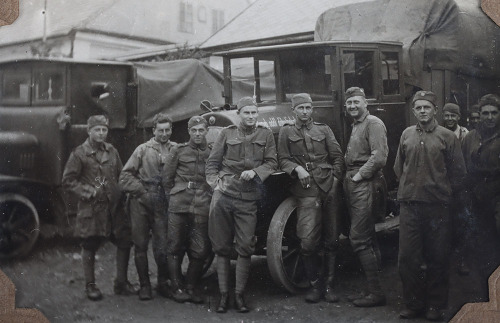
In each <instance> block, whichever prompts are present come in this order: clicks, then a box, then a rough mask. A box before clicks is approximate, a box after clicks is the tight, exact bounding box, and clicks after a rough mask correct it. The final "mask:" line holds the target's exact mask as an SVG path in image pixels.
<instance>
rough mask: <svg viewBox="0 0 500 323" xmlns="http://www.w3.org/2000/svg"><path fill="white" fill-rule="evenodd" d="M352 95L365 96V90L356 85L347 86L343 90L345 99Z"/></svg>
mask: <svg viewBox="0 0 500 323" xmlns="http://www.w3.org/2000/svg"><path fill="white" fill-rule="evenodd" d="M353 96H362V97H364V98H365V97H366V96H365V90H363V89H362V88H360V87H357V86H353V87H350V88H348V89H347V90H346V91H345V99H346V100H347V99H349V98H352V97H353Z"/></svg>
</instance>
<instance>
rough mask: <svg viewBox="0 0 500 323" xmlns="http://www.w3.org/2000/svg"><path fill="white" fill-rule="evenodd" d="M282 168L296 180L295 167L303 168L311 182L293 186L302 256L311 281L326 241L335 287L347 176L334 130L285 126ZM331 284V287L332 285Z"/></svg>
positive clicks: (319, 125) (313, 125)
mask: <svg viewBox="0 0 500 323" xmlns="http://www.w3.org/2000/svg"><path fill="white" fill-rule="evenodd" d="M278 157H279V165H280V168H281V169H282V170H283V171H284V172H286V173H287V174H289V175H291V176H292V177H296V174H295V168H296V167H298V166H302V167H303V168H304V169H306V170H307V171H308V172H309V174H310V176H311V178H312V180H311V186H310V187H303V186H302V184H301V183H300V181H299V180H295V181H294V182H293V184H292V187H291V192H292V194H293V196H295V197H296V199H297V202H298V207H297V236H298V237H299V238H300V240H301V253H302V255H303V257H305V258H307V259H305V264H306V268H309V267H311V266H310V265H312V268H310V270H309V271H310V272H311V273H310V274H309V276H312V277H310V279H311V280H312V281H315V280H316V279H317V278H318V277H317V271H318V268H317V261H315V260H316V258H317V251H318V249H319V248H320V242H321V238H323V243H324V248H325V250H326V252H327V255H328V257H327V261H329V262H330V265H329V266H327V267H329V268H328V281H327V285H328V286H329V287H333V278H334V271H335V255H336V251H337V249H338V243H339V240H338V239H339V235H340V207H341V199H340V186H339V184H340V183H341V182H342V179H343V176H344V170H345V165H344V157H343V153H342V150H341V148H340V145H339V144H338V142H337V140H336V138H335V136H334V134H333V132H332V130H331V129H330V127H328V126H327V125H325V124H322V123H316V122H313V120H312V119H309V121H307V122H302V121H300V120H297V121H295V124H289V125H284V126H283V127H282V128H281V129H280V133H279V139H278ZM330 285H331V286H330Z"/></svg>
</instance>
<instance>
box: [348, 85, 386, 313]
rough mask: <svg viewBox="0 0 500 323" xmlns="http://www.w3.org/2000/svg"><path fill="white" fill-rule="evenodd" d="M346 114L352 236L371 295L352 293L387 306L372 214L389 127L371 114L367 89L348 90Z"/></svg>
mask: <svg viewBox="0 0 500 323" xmlns="http://www.w3.org/2000/svg"><path fill="white" fill-rule="evenodd" d="M345 98H346V109H347V113H348V114H349V115H350V116H351V117H352V118H353V120H354V122H353V126H352V133H351V138H350V139H349V143H348V144H347V151H346V154H345V162H346V166H347V173H346V178H345V180H344V191H345V194H346V200H347V207H348V209H349V214H350V216H351V229H350V233H349V239H350V241H351V245H352V248H353V250H354V252H355V253H356V254H357V256H358V258H359V261H360V262H361V266H362V267H363V270H364V271H365V275H366V279H367V282H368V291H369V293H368V294H362V295H359V296H353V297H351V299H352V300H353V304H354V305H356V306H360V307H371V306H381V305H385V302H386V299H385V295H384V292H383V290H382V287H381V286H380V279H379V271H380V266H381V264H380V250H379V248H378V243H377V238H376V236H375V222H374V220H373V219H374V217H373V214H372V205H373V197H374V196H375V185H374V182H375V180H384V179H383V174H382V168H383V167H384V166H385V163H386V161H387V154H388V147H387V130H386V128H385V125H384V123H383V122H382V120H380V119H379V118H377V117H375V116H372V115H370V113H369V112H368V103H367V101H366V98H365V92H364V91H363V89H361V88H359V87H351V88H349V89H347V91H346V93H345Z"/></svg>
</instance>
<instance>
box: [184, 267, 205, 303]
mask: <svg viewBox="0 0 500 323" xmlns="http://www.w3.org/2000/svg"><path fill="white" fill-rule="evenodd" d="M204 265H205V261H204V260H203V259H196V258H191V259H189V266H188V269H187V273H186V292H187V293H188V295H189V297H190V299H191V302H193V303H196V304H201V303H203V298H201V296H200V295H198V294H197V292H196V290H195V288H196V286H197V284H198V280H199V279H200V277H201V273H202V272H203V266H204Z"/></svg>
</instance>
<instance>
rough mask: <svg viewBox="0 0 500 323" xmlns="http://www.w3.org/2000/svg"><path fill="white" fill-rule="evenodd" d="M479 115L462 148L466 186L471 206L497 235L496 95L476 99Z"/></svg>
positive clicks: (499, 131)
mask: <svg viewBox="0 0 500 323" xmlns="http://www.w3.org/2000/svg"><path fill="white" fill-rule="evenodd" d="M479 113H480V116H481V119H480V122H479V125H478V127H477V128H476V129H474V130H472V131H471V132H469V133H468V134H467V136H466V137H465V140H464V142H463V144H462V151H463V155H464V159H465V165H466V167H467V179H466V183H467V186H466V187H467V188H469V190H470V192H471V195H472V209H473V210H474V212H473V213H474V214H477V215H479V218H480V219H481V221H482V222H485V223H487V226H486V227H487V228H491V227H496V231H497V235H500V158H499V157H500V97H499V96H498V95H494V94H487V95H485V96H483V97H482V98H481V100H480V101H479Z"/></svg>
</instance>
